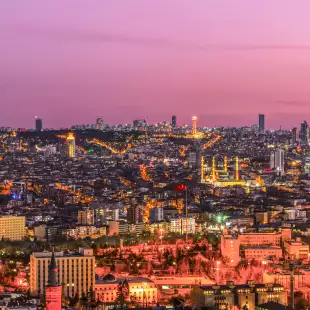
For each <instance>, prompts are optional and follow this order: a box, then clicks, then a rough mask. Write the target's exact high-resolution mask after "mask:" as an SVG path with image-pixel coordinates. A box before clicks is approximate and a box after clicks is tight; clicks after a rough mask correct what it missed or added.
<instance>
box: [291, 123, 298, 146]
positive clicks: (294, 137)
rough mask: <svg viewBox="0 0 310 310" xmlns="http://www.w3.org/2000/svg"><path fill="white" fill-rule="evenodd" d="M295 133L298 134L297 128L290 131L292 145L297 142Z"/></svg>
mask: <svg viewBox="0 0 310 310" xmlns="http://www.w3.org/2000/svg"><path fill="white" fill-rule="evenodd" d="M297 133H298V132H297V128H296V127H294V128H293V129H292V143H293V144H294V143H296V142H297V139H298V135H297Z"/></svg>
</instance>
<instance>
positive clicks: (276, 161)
mask: <svg viewBox="0 0 310 310" xmlns="http://www.w3.org/2000/svg"><path fill="white" fill-rule="evenodd" d="M270 169H273V170H275V171H276V173H277V174H278V175H282V174H284V150H282V149H276V150H275V151H274V152H272V153H271V154H270Z"/></svg>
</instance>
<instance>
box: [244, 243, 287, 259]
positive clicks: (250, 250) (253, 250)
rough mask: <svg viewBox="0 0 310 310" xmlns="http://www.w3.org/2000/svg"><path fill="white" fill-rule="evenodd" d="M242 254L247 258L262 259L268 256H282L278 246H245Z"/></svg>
mask: <svg viewBox="0 0 310 310" xmlns="http://www.w3.org/2000/svg"><path fill="white" fill-rule="evenodd" d="M244 255H245V258H247V259H253V258H254V259H264V258H267V257H269V256H271V257H276V258H280V257H282V248H281V247H279V246H268V247H267V246H252V247H251V246H250V247H245V249H244Z"/></svg>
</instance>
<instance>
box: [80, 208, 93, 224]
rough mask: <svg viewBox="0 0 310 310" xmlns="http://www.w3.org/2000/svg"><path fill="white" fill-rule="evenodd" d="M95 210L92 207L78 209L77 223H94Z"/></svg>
mask: <svg viewBox="0 0 310 310" xmlns="http://www.w3.org/2000/svg"><path fill="white" fill-rule="evenodd" d="M94 215H95V212H94V210H92V209H86V210H79V211H78V224H79V225H94V223H95V216H94Z"/></svg>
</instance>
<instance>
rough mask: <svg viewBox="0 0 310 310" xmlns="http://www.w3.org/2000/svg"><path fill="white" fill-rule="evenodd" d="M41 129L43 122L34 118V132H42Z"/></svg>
mask: <svg viewBox="0 0 310 310" xmlns="http://www.w3.org/2000/svg"><path fill="white" fill-rule="evenodd" d="M42 129H43V121H42V119H41V118H38V117H37V116H36V131H42Z"/></svg>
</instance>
